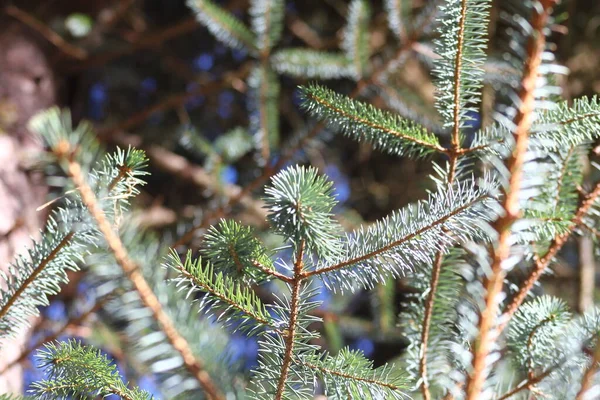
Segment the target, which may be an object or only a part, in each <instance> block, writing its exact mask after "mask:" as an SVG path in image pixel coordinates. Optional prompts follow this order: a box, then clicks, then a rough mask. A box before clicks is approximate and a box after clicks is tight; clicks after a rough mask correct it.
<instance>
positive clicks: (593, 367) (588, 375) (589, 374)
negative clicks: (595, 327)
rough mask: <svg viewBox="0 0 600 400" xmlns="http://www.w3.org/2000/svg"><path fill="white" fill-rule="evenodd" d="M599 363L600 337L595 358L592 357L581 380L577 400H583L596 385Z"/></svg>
mask: <svg viewBox="0 0 600 400" xmlns="http://www.w3.org/2000/svg"><path fill="white" fill-rule="evenodd" d="M598 363H600V337H599V338H597V341H596V348H595V350H594V356H593V357H592V360H591V362H590V365H589V366H588V367H587V369H586V370H585V373H584V374H583V378H582V379H581V388H580V389H579V392H577V397H576V398H575V399H576V400H583V399H584V398H585V397H584V396H585V394H586V393H587V391H588V390H590V389H591V388H592V385H593V384H594V375H596V372H598Z"/></svg>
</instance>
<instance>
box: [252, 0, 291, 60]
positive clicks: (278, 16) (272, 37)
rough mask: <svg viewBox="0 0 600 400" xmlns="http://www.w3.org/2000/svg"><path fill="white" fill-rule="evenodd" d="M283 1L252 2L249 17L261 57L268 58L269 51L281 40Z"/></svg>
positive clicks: (253, 0) (255, 0)
mask: <svg viewBox="0 0 600 400" xmlns="http://www.w3.org/2000/svg"><path fill="white" fill-rule="evenodd" d="M284 7H285V5H284V1H283V0H252V2H251V5H250V16H251V17H252V30H253V31H254V33H255V34H256V42H257V47H258V49H259V50H261V57H262V58H268V55H269V52H270V50H271V49H272V48H273V47H275V45H276V44H277V42H279V39H280V38H281V32H282V31H283V17H284V11H285V10H284Z"/></svg>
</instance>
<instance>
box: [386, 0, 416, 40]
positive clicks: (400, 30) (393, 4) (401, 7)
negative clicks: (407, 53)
mask: <svg viewBox="0 0 600 400" xmlns="http://www.w3.org/2000/svg"><path fill="white" fill-rule="evenodd" d="M384 6H385V11H386V15H387V20H388V25H389V26H390V29H391V31H392V32H393V33H394V35H395V36H396V38H398V39H400V40H403V39H404V36H405V35H406V32H405V27H404V22H403V18H405V16H407V15H408V14H409V12H410V9H409V7H410V2H409V1H406V0H385V2H384Z"/></svg>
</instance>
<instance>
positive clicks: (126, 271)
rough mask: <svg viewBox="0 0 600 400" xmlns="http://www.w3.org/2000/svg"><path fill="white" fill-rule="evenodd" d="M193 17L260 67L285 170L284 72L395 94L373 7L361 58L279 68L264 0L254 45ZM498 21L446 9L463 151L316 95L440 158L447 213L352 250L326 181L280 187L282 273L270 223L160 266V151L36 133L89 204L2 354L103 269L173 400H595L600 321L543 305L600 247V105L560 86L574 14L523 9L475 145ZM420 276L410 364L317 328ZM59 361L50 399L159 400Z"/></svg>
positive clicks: (546, 0) (17, 275)
mask: <svg viewBox="0 0 600 400" xmlns="http://www.w3.org/2000/svg"><path fill="white" fill-rule="evenodd" d="M190 5H191V7H192V8H193V9H194V10H195V11H196V13H197V16H198V20H199V21H200V22H201V23H203V24H204V25H206V26H207V27H208V29H209V30H210V31H211V32H212V33H213V34H214V35H215V36H216V37H217V38H218V39H219V40H222V41H223V42H225V43H226V44H228V45H230V46H232V47H236V48H245V49H246V50H248V51H249V52H250V53H251V54H252V55H254V56H255V57H256V66H255V69H254V72H253V73H252V74H251V76H250V78H249V82H248V83H249V87H250V88H251V89H252V90H254V91H256V96H255V97H254V101H253V102H252V103H253V106H252V110H251V112H252V113H257V114H256V115H257V118H256V121H253V122H252V125H253V126H254V127H255V128H254V131H255V134H256V137H257V138H258V140H257V143H262V145H261V146H259V148H260V150H261V154H262V157H263V159H264V160H267V159H268V158H269V151H270V150H269V149H270V148H271V146H274V145H275V143H276V139H275V138H276V137H277V135H276V134H274V133H275V132H277V128H276V125H277V123H276V122H277V121H278V117H273V115H276V113H277V110H276V108H277V102H276V100H275V99H276V97H277V96H278V90H277V85H278V84H277V83H276V80H277V76H276V73H285V74H292V75H302V76H304V77H319V78H323V79H327V78H331V77H350V78H352V79H356V80H358V81H360V80H362V79H371V80H373V79H385V73H386V70H383V71H384V72H381V73H380V72H377V71H369V62H368V60H369V56H370V55H369V50H368V47H369V46H368V25H369V18H370V11H369V3H368V2H367V1H364V0H352V1H351V2H350V5H349V7H348V24H347V28H346V30H345V33H344V40H343V41H342V49H341V50H340V51H339V52H333V53H319V52H314V51H308V50H304V49H282V50H275V51H274V52H273V54H271V51H272V50H273V49H274V46H275V45H276V44H277V43H278V40H279V38H280V36H281V31H282V25H281V24H282V18H283V4H282V2H280V1H260V0H255V1H252V7H251V28H248V27H247V26H245V25H244V23H243V22H242V21H241V20H239V19H237V18H236V17H235V16H233V15H231V14H229V13H228V12H227V11H225V10H224V9H222V8H221V7H219V6H218V5H217V4H216V3H214V2H212V1H210V0H194V1H191V2H190ZM490 6H491V1H490V0H446V1H445V2H444V3H443V5H442V6H441V7H439V9H437V8H436V11H437V12H438V13H439V15H438V16H437V21H438V25H439V28H438V33H439V37H438V38H437V39H436V40H435V52H436V54H437V55H438V57H437V58H436V60H435V64H434V68H433V71H434V74H435V76H436V87H437V90H438V91H437V102H436V110H437V114H438V116H439V121H440V129H441V132H442V134H439V133H438V132H435V131H432V130H431V129H429V128H428V126H427V125H428V124H426V123H423V121H420V120H419V119H418V118H417V119H416V120H412V119H409V118H408V116H406V115H403V114H400V113H394V112H390V111H385V110H381V109H378V108H376V107H374V106H373V105H372V104H370V103H368V102H365V101H362V100H356V99H355V98H353V97H354V96H346V95H343V94H340V93H336V92H335V91H333V90H331V89H329V88H327V87H326V86H324V85H323V84H309V85H306V86H303V87H302V88H301V93H302V98H303V103H302V105H303V108H304V109H305V110H306V112H307V113H308V114H309V115H310V116H312V117H313V118H315V119H318V120H319V121H321V122H322V123H323V124H324V125H326V126H327V127H328V128H330V129H331V130H333V131H335V132H340V133H342V134H344V135H346V136H348V137H349V138H351V139H354V140H356V141H359V142H364V143H368V144H370V145H371V146H372V147H373V148H375V149H377V150H380V151H382V152H386V153H389V154H392V155H395V156H399V157H411V158H422V159H423V158H424V159H426V160H431V162H432V163H434V164H435V173H434V174H433V175H432V176H431V177H430V178H431V182H432V186H431V187H432V188H433V189H432V190H431V191H430V193H429V194H428V196H427V198H425V199H422V200H421V201H418V202H417V203H415V204H412V205H409V206H407V207H405V208H403V209H400V210H397V211H395V212H393V213H391V214H390V215H388V216H386V217H384V218H382V219H380V220H379V221H377V222H375V223H373V224H371V225H369V226H361V227H359V228H357V229H355V230H352V231H350V232H345V231H344V229H343V227H342V225H341V224H340V223H339V221H338V220H337V219H336V217H335V215H334V206H335V205H336V200H335V198H334V196H333V192H332V182H331V181H330V180H329V179H328V178H327V177H326V176H324V175H323V174H322V173H320V172H319V171H318V170H317V169H316V168H313V167H305V166H290V167H287V168H285V169H283V170H281V171H279V172H277V173H276V174H275V175H274V176H272V178H271V180H270V182H269V183H268V185H267V187H266V189H265V190H264V203H265V207H266V209H267V218H268V221H269V224H270V227H271V231H272V232H273V233H274V234H276V235H278V236H279V237H280V238H281V241H282V243H283V248H285V249H286V250H287V251H288V252H287V254H289V257H288V258H287V259H283V260H281V259H279V258H278V257H276V256H275V249H273V248H271V247H269V246H267V245H266V244H265V243H263V242H262V241H261V240H260V239H259V237H258V236H257V235H256V234H255V232H254V231H253V230H252V229H251V228H250V227H246V226H244V225H243V224H241V223H239V222H237V221H234V220H231V219H222V220H221V221H220V222H218V223H216V224H215V225H214V226H212V227H211V228H210V229H208V231H207V233H206V235H205V237H204V242H203V245H202V248H201V250H200V254H199V255H197V256H195V255H194V254H193V253H192V252H191V251H189V252H188V253H187V255H185V256H184V257H182V256H181V255H180V253H179V252H178V251H177V250H176V249H173V250H171V252H170V255H169V256H167V257H165V258H163V261H162V264H163V266H164V268H163V269H161V270H158V269H157V265H156V263H157V262H159V260H160V259H161V258H160V255H161V254H164V252H163V249H164V248H165V247H166V246H165V245H164V244H163V243H162V242H161V241H160V240H158V239H156V238H155V237H152V236H151V235H146V234H144V233H142V232H140V231H139V230H138V229H137V227H136V226H135V225H134V224H128V223H127V215H126V213H127V207H128V204H129V200H130V198H131V197H132V196H135V195H136V194H137V187H138V186H139V185H140V184H142V183H143V182H142V181H141V177H142V176H143V175H144V172H143V168H144V166H145V163H146V159H145V157H144V155H143V153H142V152H140V151H138V150H133V149H129V150H127V151H122V150H118V151H117V152H116V153H115V154H112V155H104V152H103V150H101V149H100V148H99V146H98V145H97V143H96V142H95V140H94V138H93V135H92V134H91V132H90V127H89V126H88V125H87V124H82V125H80V126H78V127H76V128H73V127H72V123H71V120H70V116H69V114H68V113H67V112H60V111H59V110H57V109H52V110H49V111H47V112H45V113H43V114H41V115H39V116H37V117H36V118H35V119H34V120H32V122H31V127H32V130H34V131H36V132H38V133H39V134H40V135H41V137H42V138H43V139H44V140H45V142H46V144H47V147H48V149H49V151H48V155H49V156H51V158H52V161H54V162H55V163H57V164H58V165H60V166H61V167H62V168H63V170H64V173H65V174H66V175H67V176H68V177H69V178H70V181H71V183H72V187H71V188H70V189H72V190H69V191H67V192H66V194H65V196H66V197H65V199H64V205H63V207H62V208H60V209H58V210H57V211H56V212H55V214H54V216H53V218H52V219H51V221H50V222H49V223H48V226H47V229H46V231H45V232H43V239H42V240H41V241H40V242H39V243H35V245H34V247H33V249H32V250H31V252H30V254H29V256H28V257H25V258H22V259H20V260H18V261H17V262H16V263H15V265H14V268H13V275H12V276H11V277H8V276H7V277H3V281H4V283H5V285H3V287H2V289H0V334H1V335H2V337H4V336H8V335H14V334H16V333H17V332H18V329H19V328H20V327H21V326H22V325H23V322H24V321H25V316H28V315H32V314H34V313H36V310H37V307H39V306H40V305H43V304H47V297H48V296H49V295H52V294H54V293H56V292H57V291H58V290H59V288H60V285H61V284H62V283H64V282H65V281H66V277H67V275H66V272H67V271H68V270H72V269H76V268H78V266H79V263H80V261H82V258H84V257H85V262H86V263H87V264H89V265H90V266H91V272H92V274H93V276H94V284H95V285H96V287H97V288H100V291H101V292H104V293H106V299H105V301H106V305H107V310H108V311H109V312H110V313H112V314H113V315H114V316H116V317H117V318H118V319H120V320H121V321H124V322H125V323H126V325H127V332H126V334H127V338H128V340H130V341H131V342H132V343H136V347H134V349H135V350H134V351H135V354H134V356H133V357H134V358H135V357H137V358H138V359H139V361H140V362H141V363H142V364H144V365H145V366H146V368H148V371H151V372H152V373H155V374H156V375H158V376H159V380H160V382H161V389H162V390H163V391H164V393H165V395H166V396H168V397H170V398H171V397H176V396H181V397H182V398H200V397H202V396H204V397H206V398H210V399H215V400H216V399H225V398H250V399H261V400H263V399H277V400H280V399H311V398H313V397H314V395H315V394H317V393H324V394H325V395H326V396H327V397H328V398H332V399H338V398H340V399H348V398H351V399H358V398H368V399H404V398H423V399H442V398H446V399H467V400H475V399H488V398H489V399H507V398H529V397H530V396H531V395H533V396H538V395H539V396H540V397H541V398H542V397H543V398H551V399H584V398H593V396H596V395H597V393H598V390H599V388H600V386H599V385H600V375H599V374H597V369H598V365H599V364H598V363H599V362H600V346H598V345H597V338H598V335H599V334H600V309H598V308H593V309H591V310H589V311H588V312H586V313H584V314H582V315H578V316H573V314H572V313H571V312H570V311H569V309H568V307H567V306H566V304H565V303H564V301H562V300H560V299H558V298H555V297H552V296H548V295H544V296H538V297H533V296H530V292H531V290H532V289H533V288H534V286H536V285H537V284H538V281H539V278H540V276H541V275H542V274H543V273H545V272H546V271H547V270H549V269H550V268H551V266H552V264H553V262H554V260H555V259H556V256H557V254H558V252H559V251H560V249H561V248H562V247H563V246H564V244H565V243H566V241H567V240H568V239H569V237H570V236H571V235H592V236H593V237H594V238H595V237H596V233H597V229H599V228H598V224H599V221H598V217H597V216H598V211H599V207H600V201H599V200H598V196H599V195H600V184H596V186H594V187H593V188H592V189H591V190H586V188H582V187H581V186H582V169H583V166H582V155H585V154H586V153H588V152H589V149H590V145H591V143H592V141H594V140H596V139H597V138H598V136H600V104H599V103H598V100H597V99H596V98H592V99H588V98H582V99H578V100H577V101H576V102H575V103H574V104H573V105H572V106H570V105H568V104H566V102H564V101H563V100H561V99H560V98H559V96H558V95H557V93H558V91H557V90H556V87H555V86H554V82H555V81H556V77H555V74H556V73H557V72H560V68H558V67H557V66H555V65H554V64H553V56H552V53H551V52H550V51H549V48H550V46H549V44H548V41H547V35H548V34H549V32H550V29H549V27H550V26H551V24H552V23H553V20H552V11H553V7H554V6H555V4H554V1H552V0H540V1H534V2H532V3H531V4H526V5H522V6H517V7H514V8H513V9H511V12H513V13H514V16H513V17H512V18H511V19H510V21H509V22H510V23H512V24H513V26H511V29H512V36H511V40H512V41H511V44H510V52H508V53H506V54H507V56H506V57H504V61H503V62H504V63H505V65H504V67H505V68H506V70H510V71H517V72H512V74H511V75H510V76H509V77H508V78H506V77H505V80H507V81H508V84H503V85H499V88H500V90H499V92H498V94H497V105H496V118H495V121H494V122H493V123H492V124H490V125H489V126H484V127H482V128H481V129H479V130H478V131H477V132H476V133H475V135H474V138H472V140H467V132H468V130H469V129H471V126H472V122H473V121H472V120H473V115H475V114H477V113H478V112H479V110H480V105H481V101H482V100H481V97H482V87H483V83H484V80H485V79H486V75H485V67H486V50H487V26H488V23H489V9H490ZM386 7H387V9H388V11H389V17H390V18H389V23H390V27H391V30H392V31H393V32H394V33H395V34H396V35H398V37H399V38H400V40H406V41H414V40H415V39H414V38H412V35H413V34H414V29H416V28H412V27H406V26H404V24H403V23H402V17H401V15H402V10H400V8H399V7H400V2H394V1H387V2H386ZM430 11H431V10H430V9H426V10H425V11H424V12H430ZM406 31H408V32H409V33H408V38H407V33H406ZM365 77H367V78H365ZM359 92H360V90H359ZM267 114H269V115H267ZM272 134H273V135H272ZM444 138H449V140H448V141H447V142H448V143H446V142H445V141H444ZM265 143H266V144H265ZM518 273H521V274H523V273H524V274H525V275H526V278H525V279H520V280H519V279H518V275H519V274H518ZM399 277H406V278H407V279H408V280H409V281H410V282H411V284H412V286H414V288H415V289H416V291H415V292H414V294H413V295H412V296H411V297H410V298H408V299H407V301H406V304H404V307H403V311H402V313H401V315H400V316H399V318H398V324H399V326H400V327H401V328H402V333H403V335H405V337H406V338H407V339H408V341H409V346H408V348H407V350H406V351H405V352H404V353H403V354H402V356H401V357H400V358H399V359H398V360H395V362H394V363H389V364H387V365H384V366H381V367H377V368H376V367H374V365H373V362H372V361H370V360H369V359H368V358H367V357H365V355H364V354H363V353H362V352H361V351H356V350H351V349H349V348H344V349H341V350H340V351H339V352H337V353H336V354H333V353H328V352H325V351H322V349H321V348H320V346H319V345H318V342H317V339H318V338H319V332H318V331H316V330H315V329H314V326H313V324H314V322H318V321H319V320H320V318H319V317H318V316H317V315H316V313H315V310H316V309H317V308H318V307H319V305H320V300H319V299H318V297H317V295H318V294H319V290H320V288H321V287H322V286H321V284H322V285H324V286H326V287H327V288H329V289H330V290H332V291H335V292H339V293H342V294H348V293H350V292H353V291H356V290H359V289H363V288H366V289H372V288H375V287H379V286H380V285H382V284H386V283H389V281H390V279H393V278H399ZM267 284H269V285H271V286H273V287H275V286H277V287H279V288H282V290H281V292H280V293H281V295H280V296H277V298H276V299H275V300H274V301H272V302H266V301H265V300H264V299H263V298H262V297H261V296H260V295H259V293H258V292H257V290H258V288H260V287H264V286H265V285H267ZM198 310H200V311H202V312H201V317H198V314H197V311H198ZM224 327H228V328H229V329H230V330H232V331H236V332H241V333H243V334H244V335H248V336H255V337H257V338H258V343H259V355H260V356H259V361H258V366H256V367H255V369H254V371H253V373H252V375H251V376H250V377H249V379H247V380H243V378H242V377H241V376H240V374H238V373H237V372H236V371H234V370H232V369H230V368H228V366H227V360H226V357H223V356H220V354H219V353H220V352H221V350H222V349H223V343H220V342H219V335H216V334H213V333H214V332H218V331H221V330H224ZM221 337H225V336H221ZM223 340H227V339H226V337H225V338H224V339H223ZM38 357H39V359H40V362H41V365H42V366H44V367H45V368H46V369H47V372H48V375H47V378H46V379H45V380H43V381H41V382H38V383H37V384H36V385H35V387H34V390H33V394H34V395H35V396H37V397H41V398H64V397H67V396H71V395H76V396H89V395H91V396H97V395H102V396H106V395H109V394H116V395H117V396H119V397H121V398H125V399H138V398H140V399H142V398H144V399H145V398H150V395H149V394H148V393H146V392H144V391H142V390H139V389H135V388H134V389H132V388H130V387H128V385H127V384H126V383H124V382H123V380H122V379H121V377H120V376H119V373H118V372H117V369H116V367H115V365H114V364H111V363H110V362H109V360H107V358H106V357H105V356H103V355H102V354H101V353H100V352H99V351H98V350H96V349H94V348H92V347H90V346H85V345H82V344H81V343H78V342H75V341H69V342H62V343H56V344H51V345H48V346H46V348H45V350H43V351H41V352H40V353H39V354H38Z"/></svg>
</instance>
